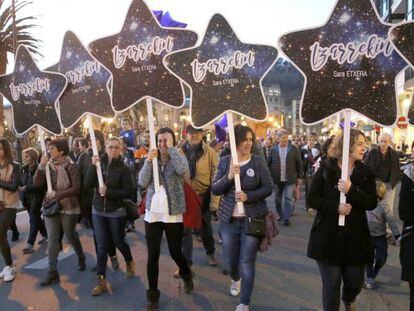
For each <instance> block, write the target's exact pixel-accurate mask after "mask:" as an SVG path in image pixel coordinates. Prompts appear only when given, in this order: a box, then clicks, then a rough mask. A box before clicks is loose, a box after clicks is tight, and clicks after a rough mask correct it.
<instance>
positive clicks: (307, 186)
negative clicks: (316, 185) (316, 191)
mask: <svg viewBox="0 0 414 311" xmlns="http://www.w3.org/2000/svg"><path fill="white" fill-rule="evenodd" d="M311 183H312V176H308V175H307V174H306V176H305V208H306V210H309V208H310V206H309V204H308V202H307V200H306V198H307V196H308V192H309V190H310V186H311Z"/></svg>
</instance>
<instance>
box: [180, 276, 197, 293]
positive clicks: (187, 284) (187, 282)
mask: <svg viewBox="0 0 414 311" xmlns="http://www.w3.org/2000/svg"><path fill="white" fill-rule="evenodd" d="M181 278H182V279H183V281H184V290H185V293H186V294H189V293H191V292H192V291H193V289H194V283H193V272H191V271H190V273H189V274H188V275H182V276H181Z"/></svg>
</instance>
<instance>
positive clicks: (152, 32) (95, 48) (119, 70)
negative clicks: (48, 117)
mask: <svg viewBox="0 0 414 311" xmlns="http://www.w3.org/2000/svg"><path fill="white" fill-rule="evenodd" d="M196 42H197V34H196V33H195V32H192V31H189V30H184V29H177V28H166V27H162V26H161V25H160V24H159V22H158V20H157V19H156V18H155V16H154V15H153V13H152V12H151V10H150V9H149V8H148V6H147V5H146V3H145V2H144V1H143V0H134V1H133V2H132V4H131V6H130V8H129V11H128V14H127V17H126V20H125V23H124V26H123V27H122V30H121V32H119V33H118V34H115V35H113V36H110V37H106V38H102V39H98V40H96V41H94V42H92V43H91V44H90V45H89V48H90V50H91V52H92V54H93V55H94V56H95V57H96V58H97V59H98V60H99V61H100V62H101V63H103V64H104V65H105V67H107V68H108V69H109V70H110V71H111V72H112V74H113V90H112V98H113V107H114V109H115V110H116V111H125V110H127V109H129V108H130V107H131V106H133V105H134V104H135V103H137V102H138V101H140V100H141V99H143V98H145V97H150V98H152V99H155V100H157V101H159V102H161V103H164V104H166V105H169V106H172V107H176V108H178V107H181V106H182V105H184V103H185V96H184V88H183V86H182V85H181V83H180V80H179V79H177V78H176V77H175V76H174V75H172V74H171V73H169V72H168V71H167V69H166V68H165V67H164V65H163V63H162V59H163V57H164V56H165V55H166V54H167V53H169V52H172V51H175V50H179V49H184V48H187V47H190V46H193V45H194V44H195V43H196Z"/></svg>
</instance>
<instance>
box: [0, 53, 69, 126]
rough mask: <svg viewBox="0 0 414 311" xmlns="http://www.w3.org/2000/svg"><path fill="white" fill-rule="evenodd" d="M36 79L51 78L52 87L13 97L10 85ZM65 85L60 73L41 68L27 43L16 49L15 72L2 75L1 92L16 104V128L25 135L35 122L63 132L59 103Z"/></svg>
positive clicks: (14, 105)
mask: <svg viewBox="0 0 414 311" xmlns="http://www.w3.org/2000/svg"><path fill="white" fill-rule="evenodd" d="M36 79H42V80H43V81H46V79H48V80H49V84H50V88H49V90H46V89H43V90H40V89H38V91H35V92H34V93H33V94H32V95H27V96H25V95H24V94H20V96H19V98H18V99H17V100H14V99H13V98H12V94H11V90H10V85H11V83H13V84H14V85H15V86H18V85H20V84H27V83H33V82H35V81H36ZM65 87H66V78H65V77H64V76H63V75H61V74H57V73H52V72H46V71H40V70H39V69H38V68H37V66H36V64H35V62H34V60H33V58H32V57H31V55H30V52H29V50H28V49H27V48H26V47H24V46H19V48H18V49H17V57H16V63H15V67H14V72H13V73H11V74H8V75H3V76H0V92H1V93H2V94H3V96H4V97H6V98H7V100H8V101H10V103H11V104H12V107H13V119H14V128H15V130H16V132H17V133H18V134H24V133H26V132H27V131H29V130H30V129H31V128H32V127H34V126H36V125H40V126H42V127H43V128H44V129H45V130H47V131H49V132H52V133H54V134H60V133H61V132H62V129H61V125H60V121H59V118H58V114H57V112H56V102H57V100H58V98H59V96H60V95H61V94H62V93H63V91H64V89H65Z"/></svg>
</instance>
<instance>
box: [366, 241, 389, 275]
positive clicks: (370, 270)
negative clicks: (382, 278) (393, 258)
mask: <svg viewBox="0 0 414 311" xmlns="http://www.w3.org/2000/svg"><path fill="white" fill-rule="evenodd" d="M371 241H372V244H373V245H374V251H375V259H374V260H373V261H372V262H371V263H370V264H369V265H368V266H367V277H369V278H373V279H375V278H376V277H377V275H378V273H379V271H380V269H381V268H382V267H383V266H384V265H385V262H386V261H387V257H388V243H387V236H386V235H381V236H372V237H371Z"/></svg>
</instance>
